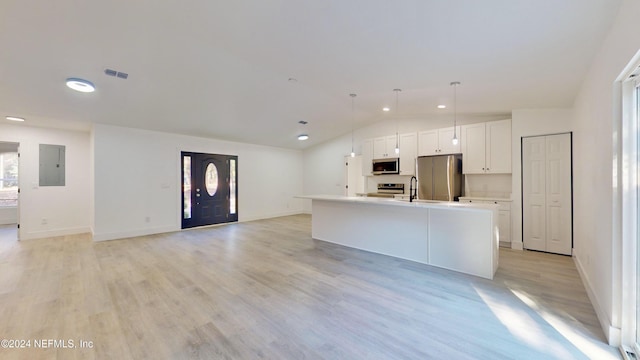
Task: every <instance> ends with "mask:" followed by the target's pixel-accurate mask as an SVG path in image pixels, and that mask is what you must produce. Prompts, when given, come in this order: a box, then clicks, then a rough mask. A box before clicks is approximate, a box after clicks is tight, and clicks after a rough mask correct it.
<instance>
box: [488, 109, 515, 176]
mask: <svg viewBox="0 0 640 360" xmlns="http://www.w3.org/2000/svg"><path fill="white" fill-rule="evenodd" d="M486 135H487V148H486V149H487V150H486V151H487V155H486V156H487V172H489V173H493V174H510V173H511V120H502V121H492V122H488V123H487V129H486Z"/></svg>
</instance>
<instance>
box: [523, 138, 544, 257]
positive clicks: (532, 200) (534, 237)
mask: <svg viewBox="0 0 640 360" xmlns="http://www.w3.org/2000/svg"><path fill="white" fill-rule="evenodd" d="M545 148H546V141H545V138H544V137H530V138H524V139H523V140H522V229H523V242H524V244H523V245H524V248H525V249H531V250H540V251H546V239H545V237H546V233H547V230H546V219H547V216H546V214H545V212H546V206H545V197H546V195H545V194H546V188H545V186H546V184H545V182H546V166H545Z"/></svg>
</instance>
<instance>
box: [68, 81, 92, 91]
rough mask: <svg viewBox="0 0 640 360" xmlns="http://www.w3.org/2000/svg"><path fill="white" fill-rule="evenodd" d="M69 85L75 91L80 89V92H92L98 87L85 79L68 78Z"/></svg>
mask: <svg viewBox="0 0 640 360" xmlns="http://www.w3.org/2000/svg"><path fill="white" fill-rule="evenodd" d="M67 86H68V87H70V88H71V89H73V90H75V91H80V92H86V93H90V92H94V91H96V87H95V86H93V84H92V83H91V82H90V81H87V80H84V79H78V78H68V79H67Z"/></svg>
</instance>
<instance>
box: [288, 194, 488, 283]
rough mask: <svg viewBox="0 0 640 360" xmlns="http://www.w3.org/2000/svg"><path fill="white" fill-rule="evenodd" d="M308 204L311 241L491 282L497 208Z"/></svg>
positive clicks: (385, 202)
mask: <svg viewBox="0 0 640 360" xmlns="http://www.w3.org/2000/svg"><path fill="white" fill-rule="evenodd" d="M298 198H301V199H309V200H311V206H312V210H311V222H312V228H311V231H312V234H311V236H312V237H313V238H314V239H318V240H323V241H328V242H332V243H336V244H340V245H344V246H348V247H353V248H356V249H361V250H366V251H371V252H375V253H379V254H384V255H389V256H394V257H398V258H402V259H407V260H411V261H416V262H421V263H424V264H429V265H433V266H438V267H442V268H446V269H450V270H454V271H459V272H463V273H467V274H472V275H476V276H480V277H484V278H487V279H492V278H493V275H494V274H495V272H496V270H497V268H498V241H499V233H498V227H497V219H498V205H495V204H465V203H458V202H440V201H425V200H419V201H414V202H409V201H406V200H398V199H389V198H365V197H349V196H339V195H308V196H298Z"/></svg>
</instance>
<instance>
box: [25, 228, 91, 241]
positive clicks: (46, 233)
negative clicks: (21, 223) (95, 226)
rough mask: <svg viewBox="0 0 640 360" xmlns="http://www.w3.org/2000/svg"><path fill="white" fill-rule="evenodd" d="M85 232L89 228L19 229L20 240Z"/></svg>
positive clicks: (89, 231)
mask: <svg viewBox="0 0 640 360" xmlns="http://www.w3.org/2000/svg"><path fill="white" fill-rule="evenodd" d="M21 230H22V229H21ZM85 233H91V228H90V227H77V228H66V229H55V230H45V231H31V232H26V231H20V241H22V240H37V239H44V238H50V237H56V236H67V235H78V234H85Z"/></svg>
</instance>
